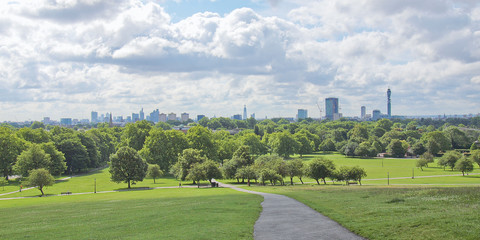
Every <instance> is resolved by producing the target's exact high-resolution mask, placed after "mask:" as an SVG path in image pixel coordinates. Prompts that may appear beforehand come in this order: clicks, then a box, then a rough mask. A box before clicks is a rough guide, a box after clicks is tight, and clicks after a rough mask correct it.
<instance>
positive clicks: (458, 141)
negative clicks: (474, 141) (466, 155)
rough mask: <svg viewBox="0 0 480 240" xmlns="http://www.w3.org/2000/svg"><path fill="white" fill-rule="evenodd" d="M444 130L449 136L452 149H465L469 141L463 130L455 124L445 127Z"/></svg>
mask: <svg viewBox="0 0 480 240" xmlns="http://www.w3.org/2000/svg"><path fill="white" fill-rule="evenodd" d="M444 132H445V134H446V135H447V136H448V137H449V138H450V141H451V144H452V147H453V148H454V149H466V148H468V147H469V145H470V143H471V141H470V139H468V137H467V135H466V134H465V132H464V131H462V130H460V129H458V128H457V127H455V126H450V127H448V128H446V129H445V130H444Z"/></svg>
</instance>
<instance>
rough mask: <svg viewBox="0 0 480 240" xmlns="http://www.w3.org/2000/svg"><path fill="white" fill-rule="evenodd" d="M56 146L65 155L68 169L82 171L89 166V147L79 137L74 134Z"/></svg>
mask: <svg viewBox="0 0 480 240" xmlns="http://www.w3.org/2000/svg"><path fill="white" fill-rule="evenodd" d="M56 146H57V149H58V150H59V151H61V152H62V153H63V154H64V156H65V160H66V164H67V171H70V172H80V171H81V170H83V169H85V168H87V167H88V152H87V148H85V146H83V145H82V143H81V142H80V139H78V138H77V137H75V136H73V135H72V136H70V137H68V138H66V139H64V140H62V141H61V142H60V143H58V144H56Z"/></svg>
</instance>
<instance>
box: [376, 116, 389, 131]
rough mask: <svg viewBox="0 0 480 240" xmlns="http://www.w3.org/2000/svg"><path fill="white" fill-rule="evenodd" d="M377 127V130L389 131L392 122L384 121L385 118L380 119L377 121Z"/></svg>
mask: <svg viewBox="0 0 480 240" xmlns="http://www.w3.org/2000/svg"><path fill="white" fill-rule="evenodd" d="M376 126H377V127H379V128H383V129H385V131H387V132H388V131H390V130H391V128H392V126H393V122H392V121H391V120H389V119H386V118H382V119H380V120H378V121H377V125H376Z"/></svg>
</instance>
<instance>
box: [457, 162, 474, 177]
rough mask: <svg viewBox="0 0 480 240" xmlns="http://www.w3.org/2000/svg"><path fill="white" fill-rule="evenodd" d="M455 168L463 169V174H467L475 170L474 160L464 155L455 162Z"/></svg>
mask: <svg viewBox="0 0 480 240" xmlns="http://www.w3.org/2000/svg"><path fill="white" fill-rule="evenodd" d="M455 169H456V170H458V171H461V172H462V175H463V176H465V172H471V171H473V161H472V160H471V159H468V158H465V157H463V158H461V159H460V160H458V161H457V163H455Z"/></svg>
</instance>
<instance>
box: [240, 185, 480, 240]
mask: <svg viewBox="0 0 480 240" xmlns="http://www.w3.org/2000/svg"><path fill="white" fill-rule="evenodd" d="M249 189H251V190H255V191H262V192H271V193H279V194H284V195H287V196H290V197H292V198H295V199H297V200H299V201H301V202H303V203H305V204H307V205H308V206H310V207H312V208H313V209H315V210H317V211H319V212H321V213H323V214H325V215H326V216H328V217H330V218H332V219H334V220H335V221H337V222H339V223H340V224H342V225H343V226H345V227H347V228H348V229H350V230H352V231H353V232H355V233H357V234H359V235H361V236H364V237H366V238H369V239H478V236H480V227H478V226H479V225H480V218H479V217H478V216H480V202H479V199H480V188H478V187H455V188H422V187H409V188H405V187H403V188H402V187H391V186H390V187H365V186H364V187H358V186H355V187H347V186H315V185H310V186H294V187H290V186H287V187H254V188H249Z"/></svg>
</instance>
